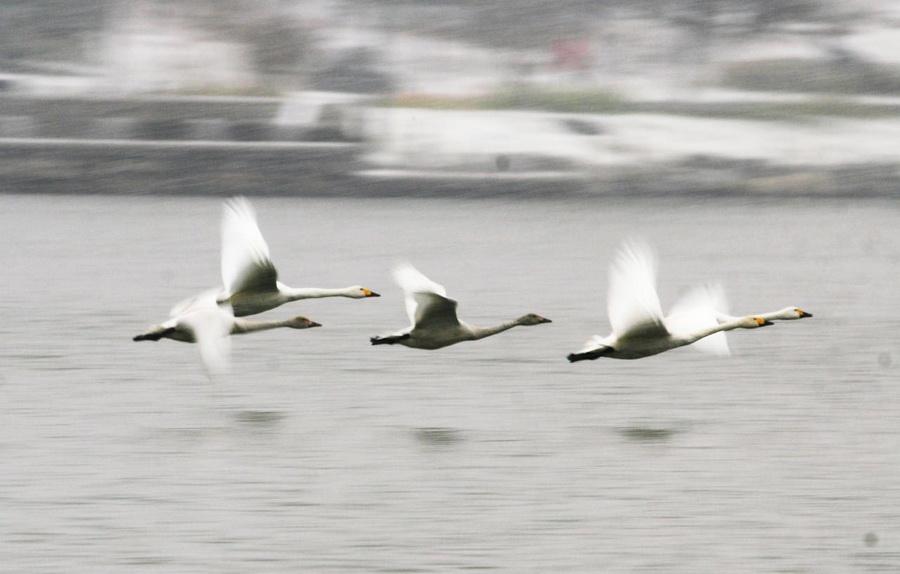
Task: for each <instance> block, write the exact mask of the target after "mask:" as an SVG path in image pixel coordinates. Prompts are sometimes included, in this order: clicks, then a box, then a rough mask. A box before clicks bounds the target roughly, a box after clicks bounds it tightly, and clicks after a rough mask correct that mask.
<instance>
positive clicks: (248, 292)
mask: <svg viewBox="0 0 900 574" xmlns="http://www.w3.org/2000/svg"><path fill="white" fill-rule="evenodd" d="M222 283H223V285H224V286H225V291H224V292H223V293H220V294H219V296H218V298H217V301H218V302H219V303H228V304H230V305H231V308H232V310H233V312H234V315H235V316H236V317H243V316H245V315H255V314H257V313H262V312H263V311H268V310H269V309H274V308H275V307H278V306H280V305H284V304H285V303H289V302H291V301H297V300H298V299H312V298H319V297H349V298H351V299H364V298H366V297H379V295H378V293H375V292H374V291H372V290H371V289H368V288H366V287H363V286H361V285H353V286H351V287H343V288H339V289H319V288H315V287H302V288H298V287H288V286H287V285H285V284H284V283H281V282H280V281H278V271H276V269H275V265H274V264H273V263H272V259H271V258H270V257H269V246H268V245H267V244H266V240H265V239H263V236H262V233H261V232H260V230H259V226H258V225H257V224H256V213H255V212H254V211H253V206H251V205H250V202H249V201H247V200H246V199H245V198H243V197H235V198H233V199H231V200H229V201H227V202H226V203H225V210H224V213H223V215H222Z"/></svg>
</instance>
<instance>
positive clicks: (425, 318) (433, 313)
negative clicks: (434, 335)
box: [412, 292, 459, 329]
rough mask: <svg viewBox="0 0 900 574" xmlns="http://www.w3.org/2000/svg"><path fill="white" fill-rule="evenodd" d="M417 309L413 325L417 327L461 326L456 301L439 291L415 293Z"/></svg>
mask: <svg viewBox="0 0 900 574" xmlns="http://www.w3.org/2000/svg"><path fill="white" fill-rule="evenodd" d="M412 298H413V300H414V301H415V305H416V310H415V316H414V318H413V325H415V327H416V328H417V329H422V328H427V329H442V328H446V327H457V326H459V319H458V318H457V317H456V301H454V300H453V299H448V298H446V297H444V296H442V295H438V294H437V293H430V292H419V293H413V294H412Z"/></svg>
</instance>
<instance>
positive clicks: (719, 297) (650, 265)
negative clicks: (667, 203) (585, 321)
mask: <svg viewBox="0 0 900 574" xmlns="http://www.w3.org/2000/svg"><path fill="white" fill-rule="evenodd" d="M724 306H725V297H724V293H723V291H722V289H721V287H719V286H716V285H713V286H702V287H698V288H695V289H693V290H691V291H690V292H688V293H687V295H685V297H683V298H682V299H681V300H680V301H679V302H678V303H677V304H676V305H675V306H674V307H673V308H672V310H671V312H670V313H669V315H668V316H663V313H662V308H661V306H660V303H659V296H658V295H657V293H656V262H655V259H654V257H653V253H652V251H651V250H650V248H649V247H647V246H646V245H644V244H642V243H637V242H630V243H626V244H625V245H624V246H622V248H621V249H620V250H619V253H618V255H617V256H616V259H615V260H614V262H613V264H612V265H611V266H610V275H609V294H608V295H607V314H608V315H609V322H610V325H611V326H612V334H610V335H609V336H607V337H600V336H599V335H595V336H594V337H592V338H591V339H590V340H588V342H587V343H586V344H585V346H584V348H583V349H582V350H580V351H578V352H577V353H571V354H569V355H568V357H567V358H568V359H569V361H570V362H573V363H574V362H576V361H584V360H593V359H598V358H600V357H610V358H612V359H641V358H643V357H649V356H651V355H657V354H659V353H662V352H665V351H668V350H670V349H675V348H677V347H683V346H685V345H690V344H692V343H693V344H694V347H696V348H698V349H699V350H701V351H705V352H709V353H712V354H717V355H728V354H729V349H728V342H727V340H726V339H725V331H730V330H732V329H756V328H758V327H764V326H767V325H771V324H772V322H771V321H769V320H768V319H766V318H765V317H763V316H760V315H751V316H746V317H731V316H729V315H727V314H725V313H724V312H723V311H722V308H723V307H724ZM719 318H721V319H723V320H722V321H721V322H720V321H719Z"/></svg>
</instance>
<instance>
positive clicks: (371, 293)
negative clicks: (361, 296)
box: [369, 291, 381, 297]
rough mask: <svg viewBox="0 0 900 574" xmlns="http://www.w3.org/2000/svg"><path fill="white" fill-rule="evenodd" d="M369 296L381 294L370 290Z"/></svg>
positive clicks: (379, 295)
mask: <svg viewBox="0 0 900 574" xmlns="http://www.w3.org/2000/svg"><path fill="white" fill-rule="evenodd" d="M369 297H381V294H380V293H376V292H375V291H372V292H370V293H369Z"/></svg>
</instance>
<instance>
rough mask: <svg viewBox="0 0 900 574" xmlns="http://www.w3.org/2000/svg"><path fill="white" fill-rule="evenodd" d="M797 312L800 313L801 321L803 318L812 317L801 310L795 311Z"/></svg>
mask: <svg viewBox="0 0 900 574" xmlns="http://www.w3.org/2000/svg"><path fill="white" fill-rule="evenodd" d="M797 312H798V313H800V318H801V319H803V318H804V317H812V316H813V314H812V313H807V312H806V311H804V310H803V309H797Z"/></svg>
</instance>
